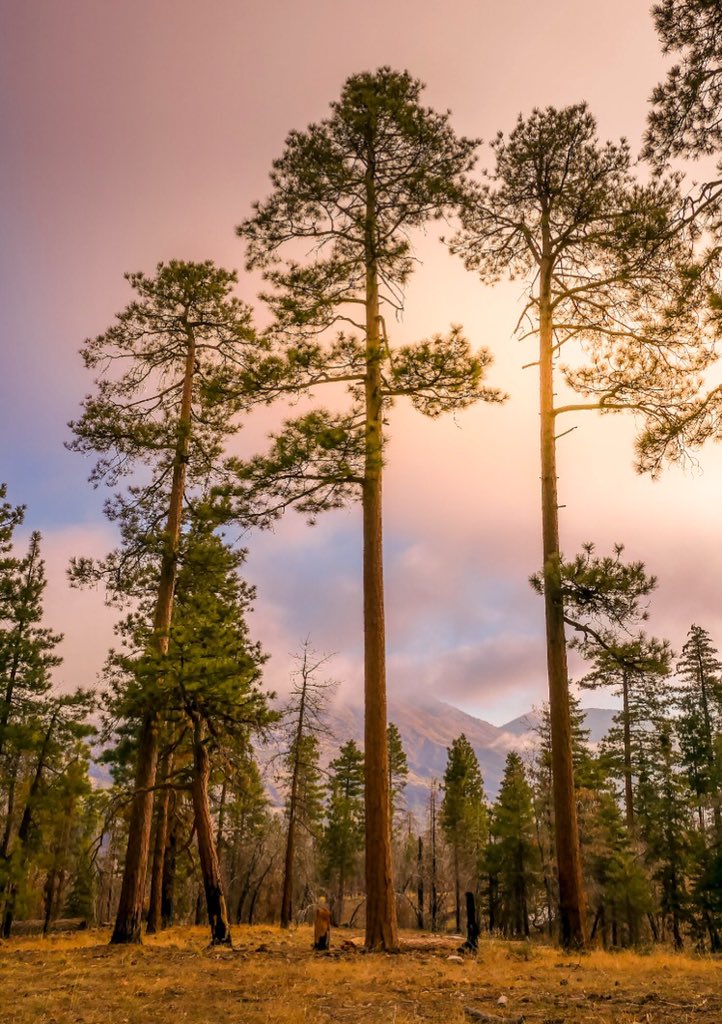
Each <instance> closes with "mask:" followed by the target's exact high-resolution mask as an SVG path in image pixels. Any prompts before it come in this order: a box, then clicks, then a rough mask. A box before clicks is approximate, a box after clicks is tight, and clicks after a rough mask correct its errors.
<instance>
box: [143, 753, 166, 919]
mask: <svg viewBox="0 0 722 1024" xmlns="http://www.w3.org/2000/svg"><path fill="white" fill-rule="evenodd" d="M171 768H172V755H168V754H166V755H165V756H164V758H163V760H162V762H161V771H160V777H161V782H162V783H163V784H164V788H163V789H161V790H160V791H159V793H158V810H157V813H156V819H155V842H154V844H153V867H152V869H151V875H150V903H149V905H148V918H147V924H146V928H145V930H146V934H147V935H154V934H155V933H156V932H158V931H160V929H161V926H162V924H161V922H162V911H161V899H162V891H163V865H164V863H165V849H166V841H167V838H168V808H169V806H170V788H169V787H168V784H167V783H168V778H169V776H170V772H171Z"/></svg>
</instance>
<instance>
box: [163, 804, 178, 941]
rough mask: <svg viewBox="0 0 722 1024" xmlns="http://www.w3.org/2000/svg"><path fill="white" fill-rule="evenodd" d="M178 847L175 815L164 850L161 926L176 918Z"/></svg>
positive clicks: (166, 926) (164, 926) (168, 925)
mask: <svg viewBox="0 0 722 1024" xmlns="http://www.w3.org/2000/svg"><path fill="white" fill-rule="evenodd" d="M177 848H178V818H177V817H174V818H173V822H172V824H171V827H170V831H169V833H168V839H167V841H166V846H165V850H164V852H163V873H162V881H161V889H160V926H161V928H170V927H171V925H172V924H173V920H174V918H175V868H176V851H177Z"/></svg>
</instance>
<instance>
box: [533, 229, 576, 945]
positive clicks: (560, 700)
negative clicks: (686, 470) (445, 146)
mask: <svg viewBox="0 0 722 1024" xmlns="http://www.w3.org/2000/svg"><path fill="white" fill-rule="evenodd" d="M546 234H547V235H548V227H547V229H546ZM551 273H552V268H551V261H550V259H549V258H548V257H545V258H543V259H542V266H541V269H540V331H539V341H540V346H539V348H540V351H539V370H540V374H539V377H540V388H539V392H540V412H541V436H540V441H541V477H542V539H543V558H544V611H545V618H546V646H547V673H548V679H549V715H550V720H551V756H552V780H553V785H552V789H553V796H554V824H555V840H556V852H557V870H558V873H559V916H560V924H561V941H562V945H563V946H564V947H565V948H583V947H584V946H585V944H586V922H585V908H584V886H583V881H582V870H581V856H580V851H579V830H578V827H577V810H576V799H575V793H574V770H573V764H572V732H571V720H570V714H569V679H568V673H567V650H566V638H565V635H564V604H563V597H562V586H561V573H560V566H561V555H560V551H559V503H558V497H557V472H556V437H555V429H556V425H555V416H554V380H553V332H552V320H551Z"/></svg>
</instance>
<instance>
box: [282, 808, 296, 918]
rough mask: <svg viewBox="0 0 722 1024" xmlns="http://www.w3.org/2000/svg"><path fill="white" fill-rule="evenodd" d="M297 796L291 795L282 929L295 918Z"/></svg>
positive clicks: (284, 869)
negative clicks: (294, 870)
mask: <svg viewBox="0 0 722 1024" xmlns="http://www.w3.org/2000/svg"><path fill="white" fill-rule="evenodd" d="M295 811H296V809H295V794H292V795H291V806H290V808H289V816H288V833H287V835H286V855H285V859H284V866H283V893H282V896H281V928H288V927H289V925H290V924H291V918H292V916H293V856H294V840H295V831H296V829H295V825H296V822H295V820H294V818H295Z"/></svg>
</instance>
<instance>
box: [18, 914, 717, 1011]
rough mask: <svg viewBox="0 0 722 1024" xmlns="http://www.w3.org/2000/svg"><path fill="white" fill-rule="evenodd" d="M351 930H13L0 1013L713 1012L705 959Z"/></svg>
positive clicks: (713, 964) (712, 982)
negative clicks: (368, 944) (329, 942)
mask: <svg viewBox="0 0 722 1024" xmlns="http://www.w3.org/2000/svg"><path fill="white" fill-rule="evenodd" d="M350 937H352V936H351V934H350V933H342V932H339V931H337V932H335V933H334V935H333V943H334V944H333V946H332V949H331V952H330V953H329V954H318V953H314V952H313V951H312V950H311V949H310V943H311V929H310V928H308V927H302V928H299V929H297V930H292V931H290V932H288V933H282V932H280V931H279V930H278V929H275V928H267V927H254V928H240V929H239V928H237V929H235V932H234V943H235V948H234V949H233V950H213V949H209V948H208V947H207V934H206V931H205V929H201V928H184V929H181V928H177V929H172V930H171V931H169V932H165V933H163V934H162V935H160V936H158V937H157V938H152V939H148V940H147V941H146V942H145V944H144V945H143V946H142V947H132V948H128V947H110V946H108V945H107V938H108V936H107V934H106V933H104V932H94V931H88V932H80V933H75V934H73V935H52V936H50V937H49V938H47V939H41V938H19V939H16V940H12V941H10V942H7V943H4V944H3V945H2V946H0V1022H2V1024H266V1022H270V1021H273V1022H279V1024H302V1022H304V1024H308V1022H316V1021H318V1022H319V1024H325V1022H339V1024H344V1022H348V1024H356V1022H363V1024H382V1022H383V1024H411V1022H416V1024H419V1022H428V1021H431V1022H437V1024H441V1022H444V1024H462V1022H469V1021H470V1019H471V1018H470V1017H469V1016H468V1015H467V1014H466V1013H465V1009H466V1008H467V1007H469V1008H472V1009H476V1010H478V1011H481V1013H482V1014H486V1015H487V1016H488V1017H491V1018H498V1019H499V1021H504V1020H507V1021H509V1020H518V1019H519V1018H520V1017H523V1018H524V1020H525V1021H527V1022H530V1024H532V1022H538V1024H586V1022H595V1024H661V1022H665V1024H666V1022H669V1024H683V1022H685V1024H686V1022H690V1024H691V1022H694V1024H722V961H719V960H713V959H712V958H695V957H690V956H684V955H675V954H672V953H655V954H654V955H651V956H639V955H637V954H634V953H618V954H609V953H601V952H595V953H592V954H590V955H588V956H584V957H569V956H564V955H563V954H561V953H560V952H559V950H557V949H553V948H551V947H545V946H534V947H527V946H525V945H523V944H518V943H507V942H500V941H486V942H482V945H481V949H480V952H479V955H478V956H477V957H465V958H464V960H463V962H462V963H458V962H455V961H453V960H448V959H447V957H448V956H449V955H453V954H454V952H455V945H456V942H457V941H458V940H453V939H443V940H442V939H437V938H433V937H431V936H425V937H420V936H419V935H418V933H411V932H407V933H405V934H404V935H403V952H402V953H401V954H400V955H397V956H386V955H374V956H368V955H366V954H363V953H361V952H359V951H354V950H353V949H342V948H341V944H342V943H343V941H344V940H346V939H348V938H350ZM357 938H358V941H359V943H360V936H357ZM259 947H262V948H261V949H260V950H259ZM501 996H504V997H505V998H506V1003H505V1004H504V1003H502V1004H499V1003H498V1000H499V998H500V997H501Z"/></svg>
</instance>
